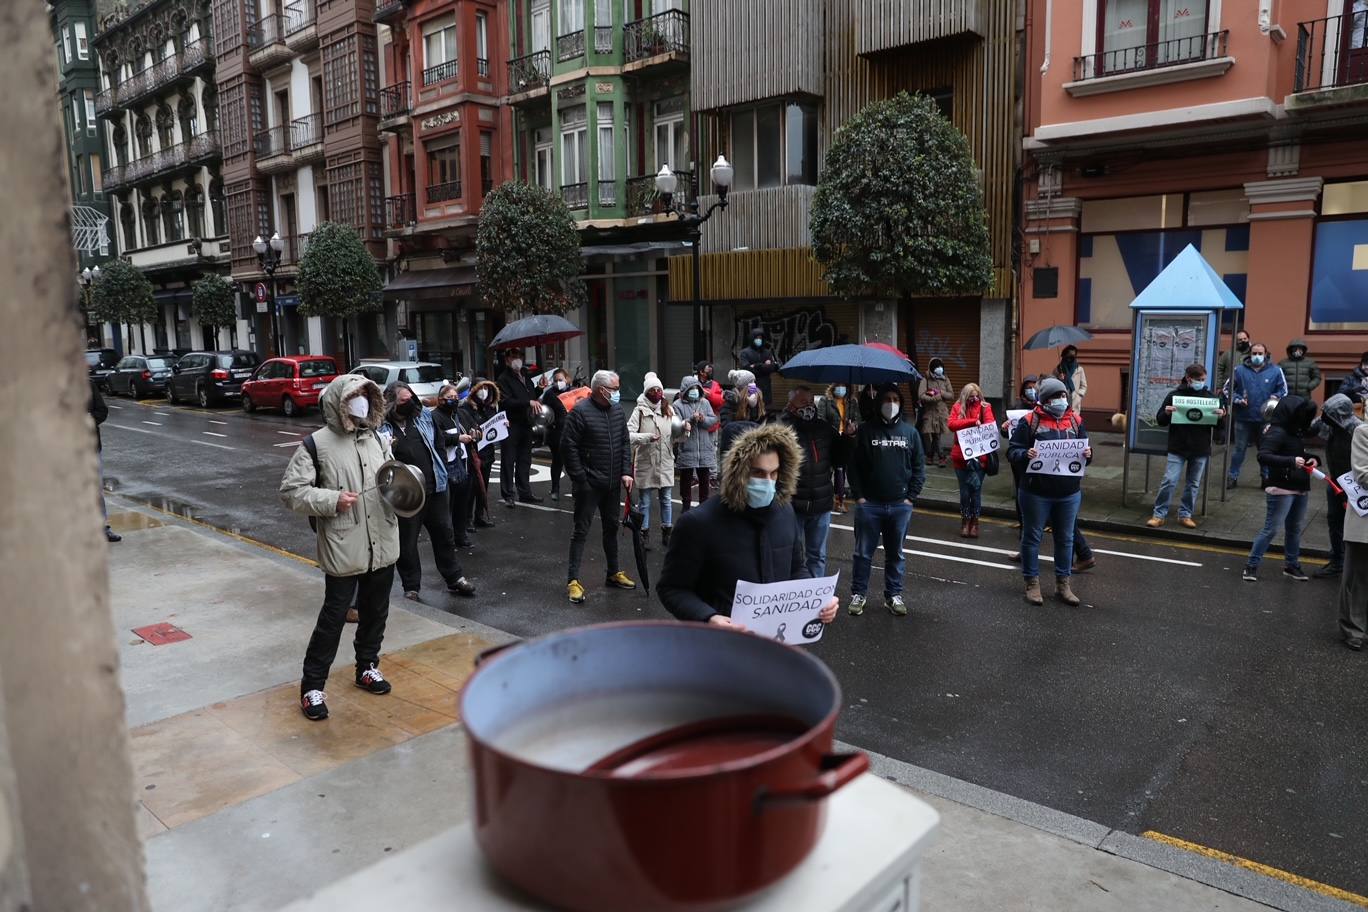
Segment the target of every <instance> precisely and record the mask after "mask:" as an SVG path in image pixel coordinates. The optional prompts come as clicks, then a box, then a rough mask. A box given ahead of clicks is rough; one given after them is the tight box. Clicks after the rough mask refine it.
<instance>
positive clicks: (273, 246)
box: [252, 231, 285, 355]
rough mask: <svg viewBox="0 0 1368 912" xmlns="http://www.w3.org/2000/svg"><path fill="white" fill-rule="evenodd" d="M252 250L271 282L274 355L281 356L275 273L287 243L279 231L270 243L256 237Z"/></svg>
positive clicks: (272, 351) (259, 236)
mask: <svg viewBox="0 0 1368 912" xmlns="http://www.w3.org/2000/svg"><path fill="white" fill-rule="evenodd" d="M252 249H253V250H255V251H256V255H257V263H259V264H260V265H261V271H262V272H264V273H266V277H267V278H268V279H270V280H271V296H270V297H271V304H270V307H271V344H272V346H273V347H272V350H271V354H272V355H279V354H280V353H281V351H280V312H279V308H277V307H276V287H275V271H276V267H278V266H279V265H280V255H281V253H282V252H283V251H284V250H285V241H283V240H282V239H281V237H280V232H279V231H277V232H275V233H274V234H272V235H271V239H270V240H269V241H265V240H262V238H261V235H259V234H258V235H257V236H256V240H254V241H252Z"/></svg>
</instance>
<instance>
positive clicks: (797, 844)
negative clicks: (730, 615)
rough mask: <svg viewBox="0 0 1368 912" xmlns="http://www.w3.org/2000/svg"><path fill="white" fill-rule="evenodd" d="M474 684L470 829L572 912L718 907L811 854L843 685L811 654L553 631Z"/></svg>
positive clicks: (470, 685)
mask: <svg viewBox="0 0 1368 912" xmlns="http://www.w3.org/2000/svg"><path fill="white" fill-rule="evenodd" d="M494 652H495V653H496V654H494V655H492V656H490V655H489V654H488V653H487V654H486V655H487V656H489V657H488V658H487V659H485V661H483V662H479V663H478V666H479V667H478V668H477V669H476V671H475V673H474V674H473V675H472V676H471V678H470V680H469V681H467V682H466V685H465V688H464V690H463V692H462V694H461V717H462V720H463V722H464V724H465V727H466V734H467V737H468V739H469V744H470V752H471V769H472V770H473V784H474V789H475V803H474V807H475V813H474V821H473V822H474V827H475V835H476V839H477V841H478V843H479V845H480V847H481V849H482V850H483V852H484V854H485V856H486V858H487V859H488V861H489V863H490V864H491V865H492V866H493V868H494V869H495V870H496V871H497V872H498V873H499V874H501V875H502V876H503V877H505V878H506V879H508V880H509V881H511V882H513V883H514V884H516V885H517V886H519V887H521V888H522V889H524V890H526V891H527V892H529V893H531V894H532V895H534V896H536V897H538V898H540V899H542V900H544V901H547V902H549V903H551V904H553V905H554V906H555V907H556V908H560V909H568V910H574V912H641V910H646V909H650V910H653V912H715V910H720V909H726V908H730V907H732V906H734V905H735V904H736V903H737V902H738V901H740V900H742V899H744V898H745V897H747V896H750V895H752V894H754V893H756V892H757V891H759V890H762V889H764V888H765V887H767V886H769V885H771V884H773V883H775V882H776V881H778V880H779V879H781V878H782V877H784V876H785V875H786V874H788V873H789V872H790V871H792V870H793V869H794V868H795V867H797V865H798V864H799V863H800V862H802V860H803V859H804V858H805V857H806V856H807V854H808V853H809V852H810V851H811V849H812V847H813V846H814V845H815V844H816V842H817V839H818V837H819V836H820V835H821V832H822V828H823V825H824V823H825V799H826V797H827V796H828V795H830V794H832V793H833V792H835V791H836V790H837V789H839V788H841V787H842V786H843V785H845V784H846V783H848V782H850V781H851V780H852V779H854V778H855V777H857V776H858V775H860V774H861V773H863V772H864V771H865V770H866V769H867V768H868V766H869V761H868V759H867V758H866V757H865V755H864V754H859V753H854V754H838V753H833V751H832V737H833V732H834V729H835V725H836V716H837V712H838V710H839V708H840V705H841V691H840V687H839V685H838V684H837V682H836V679H835V677H834V676H833V675H832V673H831V672H830V671H829V670H828V669H827V667H826V666H825V665H823V664H822V663H821V661H820V660H818V659H817V658H816V657H814V656H813V655H811V654H810V653H807V652H804V651H802V650H798V649H794V648H792V647H789V646H785V645H783V644H781V643H777V642H775V641H773V640H770V639H766V638H762V637H757V636H752V635H750V634H745V633H738V632H735V631H732V630H726V629H723V628H720V627H713V626H708V625H705V624H687V623H678V622H668V621H661V622H637V623H618V624H604V625H599V626H594V627H582V628H578V629H573V630H565V631H560V632H558V633H553V634H550V635H548V636H544V637H540V638H538V639H535V640H530V641H527V642H523V643H520V644H517V645H514V646H511V647H504V648H502V649H500V650H495V651H494Z"/></svg>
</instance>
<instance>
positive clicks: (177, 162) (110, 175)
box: [104, 130, 219, 190]
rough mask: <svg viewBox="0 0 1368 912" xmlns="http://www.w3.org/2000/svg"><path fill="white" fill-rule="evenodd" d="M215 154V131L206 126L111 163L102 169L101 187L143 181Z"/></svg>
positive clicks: (216, 146) (200, 161) (120, 185)
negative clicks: (184, 137)
mask: <svg viewBox="0 0 1368 912" xmlns="http://www.w3.org/2000/svg"><path fill="white" fill-rule="evenodd" d="M218 156H219V141H218V132H217V131H215V130H209V131H207V132H205V133H200V134H198V135H196V136H193V137H191V138H190V139H189V140H188V141H187V142H182V143H176V144H175V145H174V146H169V147H167V148H165V149H162V150H160V151H157V152H153V153H152V154H150V155H144V156H143V157H142V158H137V159H134V160H133V161H131V162H128V163H127V164H124V165H115V166H114V167H112V168H110V169H109V170H107V171H105V172H104V188H105V190H117V189H121V188H123V187H127V186H131V185H132V184H136V183H139V182H143V181H151V180H155V179H156V178H158V177H160V176H161V175H162V174H164V173H165V172H167V171H172V170H175V169H176V168H184V167H186V166H188V165H197V164H201V163H203V162H205V161H206V160H208V159H212V158H217V157H218Z"/></svg>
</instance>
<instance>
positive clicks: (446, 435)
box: [432, 383, 475, 548]
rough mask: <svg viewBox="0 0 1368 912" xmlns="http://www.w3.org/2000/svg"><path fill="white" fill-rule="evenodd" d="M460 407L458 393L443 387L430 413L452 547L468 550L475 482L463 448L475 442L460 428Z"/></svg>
mask: <svg viewBox="0 0 1368 912" xmlns="http://www.w3.org/2000/svg"><path fill="white" fill-rule="evenodd" d="M460 404H461V403H460V393H459V392H458V391H457V389H456V386H455V384H452V383H445V384H443V385H442V388H441V390H439V391H438V393H437V407H436V408H435V409H433V410H432V424H433V427H434V428H435V429H436V431H437V440H438V442H439V443H440V446H439V447H438V450H439V452H440V453H441V455H442V456H443V457H444V458H445V460H446V469H447V500H448V501H449V502H450V504H451V531H452V535H453V537H454V538H455V539H456V547H458V548H469V547H472V543H471V541H470V502H471V497H472V493H471V492H472V489H473V488H474V486H475V481H474V473H473V472H472V471H471V466H470V454H469V452H468V451H467V447H468V446H469V444H471V443H472V442H474V440H475V438H474V437H472V436H471V435H470V433H469V432H467V431H466V429H465V428H464V427H462V426H461V416H460V413H459V411H458V409H459V407H460Z"/></svg>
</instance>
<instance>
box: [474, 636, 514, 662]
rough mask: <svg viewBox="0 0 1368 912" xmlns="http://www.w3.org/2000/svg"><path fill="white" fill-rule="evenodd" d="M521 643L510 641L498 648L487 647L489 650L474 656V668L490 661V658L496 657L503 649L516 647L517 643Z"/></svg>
mask: <svg viewBox="0 0 1368 912" xmlns="http://www.w3.org/2000/svg"><path fill="white" fill-rule="evenodd" d="M521 642H522V641H521V640H512V641H510V642H507V643H503V644H501V645H499V646H491V647H489V648H488V649H486V650H485V651H484V652H481V653H480V654H479V655H477V656H475V667H476V668H479V667H480V663H481V662H484V661H485V660H487V659H492V658H494V656H496V655H498V654H499V653H501V652H503V651H504V650H505V649H507V648H508V647H510V646H517V645H518V644H519V643H521Z"/></svg>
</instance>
